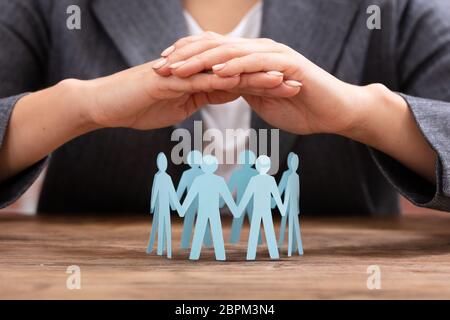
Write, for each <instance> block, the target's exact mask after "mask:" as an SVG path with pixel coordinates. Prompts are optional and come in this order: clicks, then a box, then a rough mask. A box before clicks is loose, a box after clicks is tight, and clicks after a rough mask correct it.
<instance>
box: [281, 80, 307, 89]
mask: <svg viewBox="0 0 450 320" xmlns="http://www.w3.org/2000/svg"><path fill="white" fill-rule="evenodd" d="M284 83H285V84H286V85H288V86H289V87H294V88H301V87H303V84H302V83H301V82H298V81H295V80H287V81H285V82H284Z"/></svg>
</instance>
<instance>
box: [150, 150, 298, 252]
mask: <svg viewBox="0 0 450 320" xmlns="http://www.w3.org/2000/svg"><path fill="white" fill-rule="evenodd" d="M238 161H239V164H240V167H239V168H238V169H236V170H235V171H234V172H233V174H232V175H231V177H230V181H229V183H228V184H227V183H226V182H225V179H224V178H222V177H220V176H218V175H216V174H215V172H216V171H217V169H218V166H219V163H218V160H217V158H216V157H214V156H211V155H205V156H202V154H201V153H200V152H199V151H197V150H193V151H191V152H190V153H189V154H188V156H187V163H188V165H189V166H190V168H189V169H188V170H186V171H185V172H184V173H183V174H182V176H181V179H180V182H179V184H178V189H177V190H175V187H174V185H173V182H172V178H171V177H170V176H169V175H168V174H167V173H166V170H167V164H168V163H167V157H166V156H165V155H164V153H160V154H158V157H157V168H158V172H157V173H156V174H155V177H154V179H153V185H152V190H151V202H150V213H151V214H153V222H152V228H151V232H150V239H149V243H148V247H147V253H151V252H152V251H153V248H154V245H155V241H156V235H158V239H157V240H158V244H157V254H158V255H163V253H164V251H165V252H166V254H167V257H168V258H171V257H172V234H171V219H170V218H171V216H170V210H171V209H172V210H175V211H177V212H178V214H179V216H180V217H184V224H183V232H182V235H181V244H180V247H181V249H188V248H189V247H190V248H191V252H190V256H189V259H191V260H198V259H199V258H200V253H201V249H202V246H203V245H204V246H206V247H211V246H213V247H214V253H215V256H216V260H222V261H224V260H226V255H225V244H224V239H223V234H222V222H221V215H220V209H221V208H222V207H223V206H224V205H225V204H226V205H227V207H228V209H229V210H230V212H231V213H232V214H233V222H232V226H231V237H230V243H238V242H239V241H240V234H241V229H242V224H243V221H244V218H245V217H246V216H247V217H248V219H249V222H250V233H249V238H248V248H247V260H254V259H255V258H256V251H257V248H258V244H261V243H262V238H261V228H263V230H264V234H265V239H266V242H267V247H268V249H269V255H270V258H271V259H279V252H278V249H279V248H281V247H282V246H283V244H284V237H285V231H286V224H287V226H288V227H287V229H288V256H292V253H293V252H295V251H297V252H298V254H299V255H303V246H302V240H301V231H300V223H299V214H300V204H299V202H300V177H299V175H298V173H297V170H298V167H299V157H298V156H297V155H296V154H295V153H292V152H291V153H290V154H289V156H288V160H287V166H288V169H287V170H286V171H285V172H284V173H283V175H282V178H281V180H280V183H279V184H278V185H277V183H276V181H275V178H274V177H272V176H271V175H269V174H268V172H269V170H270V167H271V161H270V158H269V157H267V156H265V155H261V156H259V157H258V158H256V156H255V154H254V153H253V152H252V151H250V150H245V151H243V152H241V154H240V155H239V158H238ZM253 165H255V167H256V169H255V168H253ZM234 192H236V202H235V201H234V199H233V196H232V193H234ZM185 193H186V196H185V198H184V201H183V203H182V204H181V202H180V201H181V199H182V198H183V195H184V194H185ZM282 195H284V202H283V200H282V198H281V197H282ZM275 207H278V210H279V212H280V213H281V216H282V219H281V225H280V232H279V238H278V243H277V240H276V236H275V229H274V224H273V220H272V209H274V208H275ZM192 230H194V231H193V232H192ZM192 234H193V238H192V245H191V236H192Z"/></svg>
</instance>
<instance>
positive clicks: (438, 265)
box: [0, 214, 450, 299]
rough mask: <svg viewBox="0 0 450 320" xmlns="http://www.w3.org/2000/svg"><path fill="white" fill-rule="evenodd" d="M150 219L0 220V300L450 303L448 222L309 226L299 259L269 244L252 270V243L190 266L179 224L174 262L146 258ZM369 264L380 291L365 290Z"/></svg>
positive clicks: (418, 219)
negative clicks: (73, 278) (77, 277)
mask: <svg viewBox="0 0 450 320" xmlns="http://www.w3.org/2000/svg"><path fill="white" fill-rule="evenodd" d="M150 221H151V220H150V218H149V217H128V218H117V217H116V218H114V217H109V218H71V217H66V216H60V217H58V218H54V217H53V218H52V217H39V218H37V217H23V216H16V215H9V214H2V215H0V299H16V298H31V299H104V298H108V299H111V298H112V299H119V298H120V299H123V298H124V299H316V298H319V299H322V298H324V299H352V298H356V299H360V298H362V299H366V298H369V299H382V298H387V299H398V298H406V299H410V298H426V299H428V298H447V299H450V214H448V215H447V214H426V215H425V214H423V215H418V216H413V217H401V218H394V219H393V218H390V219H361V218H342V219H331V218H327V219H324V218H320V219H319V218H314V219H311V218H309V219H308V218H307V219H303V220H302V228H303V230H302V232H303V242H304V249H305V255H304V256H303V257H298V256H297V257H292V258H287V257H286V252H282V259H281V260H279V261H270V260H269V259H268V253H267V250H266V247H265V246H263V247H261V249H260V251H259V254H258V257H257V259H258V260H257V261H255V262H247V261H245V255H246V241H243V243H242V244H240V245H234V246H231V245H227V246H226V249H227V258H228V259H229V261H227V262H216V261H215V260H214V254H213V252H212V250H210V249H207V250H204V251H202V256H201V260H199V261H197V262H192V261H189V260H187V257H188V252H186V251H181V250H179V249H178V244H179V237H180V229H181V227H180V226H181V225H180V219H175V221H174V226H173V230H174V236H173V240H174V257H173V259H172V260H168V259H166V258H163V257H159V256H156V255H147V254H145V247H146V245H147V239H148V234H149V230H150ZM224 229H225V235H226V236H228V234H229V221H225V222H224ZM245 233H247V230H245ZM244 238H245V239H246V237H244ZM70 265H78V266H79V267H80V268H81V289H80V290H69V289H67V287H66V280H67V277H68V276H69V274H67V273H66V269H67V267H68V266H70ZM370 265H378V266H379V267H380V270H381V289H380V290H369V289H368V288H367V278H368V276H369V275H368V274H367V268H368V266H370Z"/></svg>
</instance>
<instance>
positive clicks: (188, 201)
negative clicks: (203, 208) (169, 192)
mask: <svg viewBox="0 0 450 320" xmlns="http://www.w3.org/2000/svg"><path fill="white" fill-rule="evenodd" d="M198 191H199V184H198V180H197V179H196V180H194V182H193V183H192V186H191V187H190V188H189V191H188V193H187V195H186V198H185V199H184V202H183V204H182V205H181V212H179V214H180V217H184V215H185V214H186V212H187V210H188V209H189V207H190V205H191V203H192V202H193V201H194V200H195V197H196V196H197V194H198Z"/></svg>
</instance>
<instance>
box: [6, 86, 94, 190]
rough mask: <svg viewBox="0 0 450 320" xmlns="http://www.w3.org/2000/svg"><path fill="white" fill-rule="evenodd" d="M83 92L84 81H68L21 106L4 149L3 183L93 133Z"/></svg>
mask: <svg viewBox="0 0 450 320" xmlns="http://www.w3.org/2000/svg"><path fill="white" fill-rule="evenodd" d="M83 90H84V86H83V85H82V82H81V81H77V80H66V81H63V82H61V83H59V84H57V85H55V86H53V87H50V88H48V89H45V90H42V91H38V92H35V93H32V94H30V95H27V96H25V97H23V98H21V99H20V100H19V101H18V102H17V104H16V106H15V107H14V110H13V112H12V114H11V118H10V122H9V126H8V129H7V132H6V135H5V140H4V144H3V146H2V148H0V168H1V170H0V181H4V180H6V179H8V178H9V177H12V176H13V175H15V174H17V173H19V172H20V171H22V170H24V169H26V168H28V167H30V166H31V165H33V164H34V163H36V162H38V161H40V160H41V159H43V158H45V157H46V156H47V155H48V154H50V153H51V152H52V151H54V150H55V149H57V148H58V147H60V146H61V145H63V144H64V143H66V142H67V141H69V140H71V139H73V138H75V137H77V136H79V135H82V134H84V133H86V132H88V131H90V130H92V129H93V127H91V126H90V125H88V123H89V122H88V121H87V119H86V118H84V117H83V112H82V108H83V107H85V104H86V102H85V101H84V100H85V99H87V97H86V93H85V92H83Z"/></svg>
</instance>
